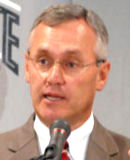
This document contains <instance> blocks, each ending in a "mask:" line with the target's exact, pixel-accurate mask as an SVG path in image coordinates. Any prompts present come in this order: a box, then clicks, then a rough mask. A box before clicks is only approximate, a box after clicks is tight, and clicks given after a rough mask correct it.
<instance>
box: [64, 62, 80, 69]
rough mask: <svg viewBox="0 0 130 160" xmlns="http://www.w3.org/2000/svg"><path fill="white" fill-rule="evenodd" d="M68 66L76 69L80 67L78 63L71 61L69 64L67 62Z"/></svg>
mask: <svg viewBox="0 0 130 160" xmlns="http://www.w3.org/2000/svg"><path fill="white" fill-rule="evenodd" d="M67 66H68V67H69V68H75V67H77V66H78V63H76V62H75V61H69V62H67Z"/></svg>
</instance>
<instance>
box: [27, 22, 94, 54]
mask: <svg viewBox="0 0 130 160" xmlns="http://www.w3.org/2000/svg"><path fill="white" fill-rule="evenodd" d="M95 42H96V34H95V32H94V30H93V29H92V28H91V27H90V26H89V25H88V24H87V22H85V21H84V20H83V19H78V20H71V21H67V22H64V23H62V24H58V25H56V26H53V27H51V26H48V25H46V24H44V23H40V24H39V25H37V26H36V27H35V28H34V29H33V31H32V32H31V34H30V38H29V48H30V49H32V50H36V49H37V50H38V49H42V48H43V49H46V50H51V49H52V50H53V52H54V51H55V49H56V50H59V52H60V51H61V52H62V51H65V50H68V49H70V50H81V52H82V50H88V49H90V48H91V49H92V48H93V47H94V45H95Z"/></svg>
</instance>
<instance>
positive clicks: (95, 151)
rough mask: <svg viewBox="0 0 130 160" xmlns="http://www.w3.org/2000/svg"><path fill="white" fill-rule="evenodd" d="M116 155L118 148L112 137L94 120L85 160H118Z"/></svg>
mask: <svg viewBox="0 0 130 160" xmlns="http://www.w3.org/2000/svg"><path fill="white" fill-rule="evenodd" d="M118 153H119V151H118V147H117V145H116V144H115V142H114V140H113V138H112V136H111V135H110V133H109V132H108V131H107V130H106V129H105V128H104V127H103V126H101V124H100V123H99V122H98V121H97V119H96V118H95V124H94V129H93V132H92V134H91V136H90V140H89V144H88V150H87V154H86V160H120V158H119V154H118Z"/></svg>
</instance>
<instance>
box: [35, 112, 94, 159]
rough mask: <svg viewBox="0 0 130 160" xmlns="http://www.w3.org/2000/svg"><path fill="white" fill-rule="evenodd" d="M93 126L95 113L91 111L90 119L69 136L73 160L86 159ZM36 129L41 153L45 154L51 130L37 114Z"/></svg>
mask: <svg viewBox="0 0 130 160" xmlns="http://www.w3.org/2000/svg"><path fill="white" fill-rule="evenodd" d="M93 126H94V118H93V113H91V116H90V117H89V119H88V120H87V121H86V122H85V123H84V124H83V125H82V126H80V127H79V128H77V129H75V130H73V131H72V132H71V134H70V136H69V137H68V139H67V141H68V143H69V151H70V154H71V156H72V158H73V160H84V159H85V155H86V149H87V146H88V141H89V136H90V134H91V132H92V130H93ZM34 130H35V132H36V134H37V137H38V144H39V150H40V153H41V154H44V151H45V148H46V147H47V145H48V144H49V141H50V132H49V128H48V127H47V126H46V125H45V124H43V123H42V122H41V121H40V119H39V118H38V116H37V115H36V118H35V121H34Z"/></svg>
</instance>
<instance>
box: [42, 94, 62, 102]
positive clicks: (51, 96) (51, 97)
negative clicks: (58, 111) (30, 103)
mask: <svg viewBox="0 0 130 160" xmlns="http://www.w3.org/2000/svg"><path fill="white" fill-rule="evenodd" d="M44 98H45V99H47V100H49V101H53V102H58V101H61V100H64V99H65V97H63V96H61V95H58V94H50V93H48V94H44Z"/></svg>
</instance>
